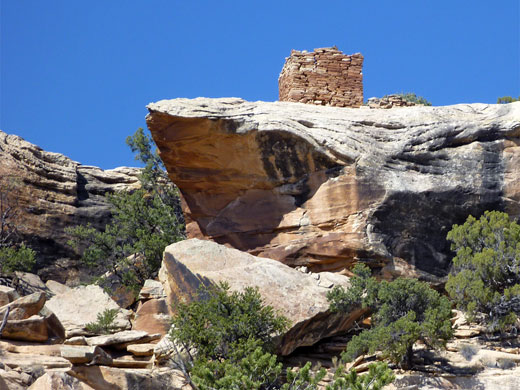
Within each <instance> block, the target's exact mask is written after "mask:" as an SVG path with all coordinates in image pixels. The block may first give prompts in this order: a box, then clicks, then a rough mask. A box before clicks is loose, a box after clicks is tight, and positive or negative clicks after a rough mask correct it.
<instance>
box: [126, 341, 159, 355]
mask: <svg viewBox="0 0 520 390" xmlns="http://www.w3.org/2000/svg"><path fill="white" fill-rule="evenodd" d="M156 346H157V344H150V343H147V344H132V345H129V346H128V347H126V350H127V351H128V352H130V353H131V354H132V355H134V356H152V355H153V351H154V349H155V347H156Z"/></svg>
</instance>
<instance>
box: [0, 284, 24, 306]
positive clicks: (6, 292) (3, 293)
mask: <svg viewBox="0 0 520 390" xmlns="http://www.w3.org/2000/svg"><path fill="white" fill-rule="evenodd" d="M18 298H20V295H19V294H18V293H17V292H16V290H15V289H14V288H12V287H7V286H0V307H2V306H5V305H7V304H8V303H11V302H13V301H15V300H17V299H18Z"/></svg>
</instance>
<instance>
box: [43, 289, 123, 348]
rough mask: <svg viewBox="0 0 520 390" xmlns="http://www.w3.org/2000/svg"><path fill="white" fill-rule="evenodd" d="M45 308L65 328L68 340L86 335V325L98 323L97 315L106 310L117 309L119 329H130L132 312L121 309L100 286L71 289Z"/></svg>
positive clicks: (51, 301) (56, 296)
mask: <svg viewBox="0 0 520 390" xmlns="http://www.w3.org/2000/svg"><path fill="white" fill-rule="evenodd" d="M45 306H46V307H47V308H48V309H49V310H51V311H52V312H53V313H54V314H55V315H56V316H57V317H58V319H59V320H60V321H61V323H62V324H63V326H64V327H65V331H66V336H67V338H70V337H73V336H81V335H86V334H88V332H87V331H86V330H85V325H86V324H87V323H89V322H96V320H97V315H98V314H99V313H102V312H103V311H104V310H106V309H117V310H119V313H118V315H117V317H116V319H115V325H116V327H117V328H119V329H121V330H123V329H130V320H129V319H130V311H128V310H124V309H121V308H120V307H119V306H118V305H117V303H116V302H114V300H112V298H110V296H109V295H108V294H107V293H105V292H104V291H103V289H102V288H101V287H99V286H95V285H88V286H80V287H75V288H70V289H67V290H65V291H64V292H62V293H59V294H56V295H54V296H53V297H52V298H51V299H49V300H48V301H47V303H46V304H45Z"/></svg>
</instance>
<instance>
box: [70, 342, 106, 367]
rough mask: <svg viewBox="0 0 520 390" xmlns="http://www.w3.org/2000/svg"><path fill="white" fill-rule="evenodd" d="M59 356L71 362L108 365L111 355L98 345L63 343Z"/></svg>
mask: <svg viewBox="0 0 520 390" xmlns="http://www.w3.org/2000/svg"><path fill="white" fill-rule="evenodd" d="M61 357H62V358H64V359H67V360H68V361H69V362H71V363H72V364H83V363H94V364H98V365H99V364H103V365H110V364H111V363H112V357H111V356H110V355H109V354H107V353H106V352H105V351H104V350H103V349H101V348H100V347H98V346H90V345H63V346H62V347H61Z"/></svg>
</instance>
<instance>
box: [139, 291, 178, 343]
mask: <svg viewBox="0 0 520 390" xmlns="http://www.w3.org/2000/svg"><path fill="white" fill-rule="evenodd" d="M170 322H171V317H170V310H169V309H168V303H167V301H166V298H160V299H156V298H154V299H149V300H147V301H145V302H140V303H139V306H138V308H137V311H136V312H135V317H134V319H133V320H132V329H133V330H144V331H145V332H148V333H160V334H161V335H163V336H164V335H165V334H166V333H168V330H169V329H170V325H171V324H170Z"/></svg>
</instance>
